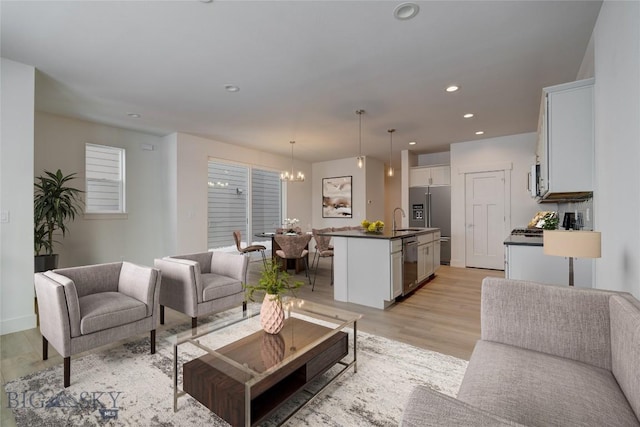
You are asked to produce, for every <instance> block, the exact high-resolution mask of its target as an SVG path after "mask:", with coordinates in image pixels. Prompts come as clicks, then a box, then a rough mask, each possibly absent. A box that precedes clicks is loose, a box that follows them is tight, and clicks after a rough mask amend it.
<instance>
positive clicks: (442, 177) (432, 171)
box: [409, 165, 451, 187]
mask: <svg viewBox="0 0 640 427" xmlns="http://www.w3.org/2000/svg"><path fill="white" fill-rule="evenodd" d="M429 185H451V167H450V166H449V165H442V166H416V167H412V168H411V169H410V171H409V187H426V186H429Z"/></svg>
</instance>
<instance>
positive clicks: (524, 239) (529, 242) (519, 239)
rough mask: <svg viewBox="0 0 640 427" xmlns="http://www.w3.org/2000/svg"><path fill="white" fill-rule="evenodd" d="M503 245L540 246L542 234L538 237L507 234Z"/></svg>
mask: <svg viewBox="0 0 640 427" xmlns="http://www.w3.org/2000/svg"><path fill="white" fill-rule="evenodd" d="M504 245H505V246H509V245H513V246H542V236H540V237H528V236H509V237H507V238H506V239H505V241H504Z"/></svg>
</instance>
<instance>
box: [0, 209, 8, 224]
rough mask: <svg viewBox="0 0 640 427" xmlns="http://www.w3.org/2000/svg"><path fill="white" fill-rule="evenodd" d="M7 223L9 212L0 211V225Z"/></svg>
mask: <svg viewBox="0 0 640 427" xmlns="http://www.w3.org/2000/svg"><path fill="white" fill-rule="evenodd" d="M8 222H9V211H0V223H3V224H5V223H8Z"/></svg>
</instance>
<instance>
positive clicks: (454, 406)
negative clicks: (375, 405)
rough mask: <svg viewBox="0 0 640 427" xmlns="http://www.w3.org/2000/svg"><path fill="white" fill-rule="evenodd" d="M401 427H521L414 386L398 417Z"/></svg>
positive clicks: (437, 393)
mask: <svg viewBox="0 0 640 427" xmlns="http://www.w3.org/2000/svg"><path fill="white" fill-rule="evenodd" d="M445 420H446V421H445ZM401 425H402V427H425V426H437V427H443V426H446V427H469V426H473V427H502V426H511V427H515V426H522V424H518V423H515V422H513V421H510V420H506V419H504V418H500V417H498V416H496V415H494V414H490V413H488V412H485V411H482V410H480V409H478V408H475V407H473V406H471V405H469V404H467V403H465V402H462V401H460V400H458V399H454V398H453V397H450V396H446V395H444V394H442V393H439V392H437V391H435V390H431V389H430V388H429V387H425V386H423V385H418V386H416V387H415V388H414V389H413V391H412V392H411V395H410V396H409V400H408V401H407V404H406V405H405V409H404V413H403V414H402V424H401Z"/></svg>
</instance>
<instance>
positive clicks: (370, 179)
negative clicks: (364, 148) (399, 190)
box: [355, 157, 400, 226]
mask: <svg viewBox="0 0 640 427" xmlns="http://www.w3.org/2000/svg"><path fill="white" fill-rule="evenodd" d="M387 179H390V180H392V181H394V182H395V181H400V170H399V169H396V170H395V174H394V176H393V177H391V178H388V177H387V174H386V171H385V167H384V163H383V162H381V161H380V160H378V159H373V158H371V157H368V158H367V188H366V196H365V198H366V200H365V203H366V205H365V206H366V208H365V215H364V216H363V217H359V216H356V217H355V219H356V220H357V221H358V223H361V222H362V220H363V219H368V220H369V221H374V220H375V221H377V220H381V221H384V220H385V214H386V211H387V210H388V209H389V201H390V197H391V196H392V194H390V193H387V186H386V180H387ZM389 190H393V189H392V188H389ZM398 196H399V194H398ZM391 210H393V207H392V208H391ZM389 226H391V224H390V223H389Z"/></svg>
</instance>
